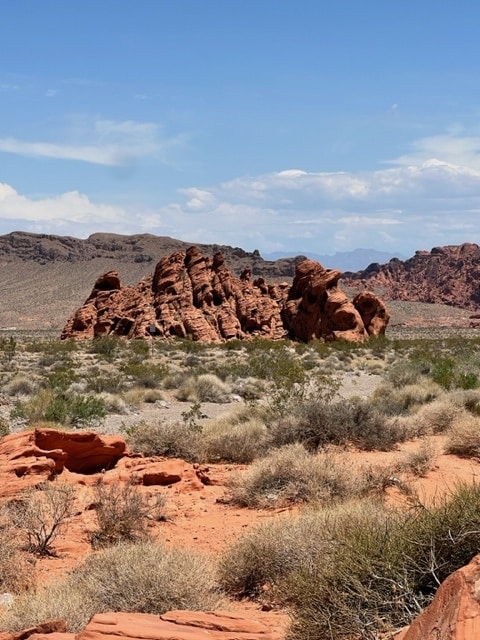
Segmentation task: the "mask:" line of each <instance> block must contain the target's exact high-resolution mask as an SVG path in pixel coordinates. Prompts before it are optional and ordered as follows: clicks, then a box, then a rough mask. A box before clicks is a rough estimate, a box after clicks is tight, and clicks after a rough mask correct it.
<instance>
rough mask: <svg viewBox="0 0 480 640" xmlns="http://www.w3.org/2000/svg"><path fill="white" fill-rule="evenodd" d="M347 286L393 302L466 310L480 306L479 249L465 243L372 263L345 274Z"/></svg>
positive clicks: (344, 278)
mask: <svg viewBox="0 0 480 640" xmlns="http://www.w3.org/2000/svg"><path fill="white" fill-rule="evenodd" d="M342 280H343V283H344V284H345V285H347V286H354V287H362V288H363V287H368V288H369V289H378V290H381V291H382V295H384V296H385V297H386V298H387V299H390V300H409V301H415V302H431V303H440V304H449V305H452V306H455V307H461V308H464V309H471V310H478V308H479V307H480V288H479V282H480V247H479V246H478V245H477V244H473V243H465V244H462V245H459V246H447V247H435V248H434V249H432V250H431V251H417V252H416V253H415V256H413V257H412V258H410V259H409V260H405V261H402V260H399V259H398V258H393V259H392V260H390V262H388V263H387V264H384V265H380V264H377V263H374V264H371V265H370V266H369V267H368V268H367V269H365V270H364V271H359V272H358V273H347V274H344V276H343V278H342Z"/></svg>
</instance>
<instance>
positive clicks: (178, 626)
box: [77, 611, 288, 640]
mask: <svg viewBox="0 0 480 640" xmlns="http://www.w3.org/2000/svg"><path fill="white" fill-rule="evenodd" d="M259 617H260V616H259ZM262 618H263V619H262V620H261V621H259V620H253V619H248V618H246V617H244V616H241V615H238V614H236V613H231V612H228V611H206V612H195V611H170V612H168V613H165V614H164V615H161V616H157V615H151V614H146V613H101V614H97V615H96V616H94V617H93V618H92V620H91V621H90V622H89V624H88V625H87V626H86V627H85V629H84V630H83V631H82V632H80V633H79V634H78V636H77V638H78V640H110V639H111V638H124V639H125V640H127V639H128V640H201V639H202V640H283V638H285V630H286V626H287V623H288V619H287V617H286V616H279V615H268V614H264V615H263V616H262Z"/></svg>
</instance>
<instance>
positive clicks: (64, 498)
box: [6, 481, 75, 555]
mask: <svg viewBox="0 0 480 640" xmlns="http://www.w3.org/2000/svg"><path fill="white" fill-rule="evenodd" d="M74 507H75V488H74V487H73V486H71V485H67V484H65V483H61V482H58V481H55V482H43V483H41V484H39V485H37V486H36V487H32V488H30V489H27V490H26V491H24V492H23V493H22V494H20V496H19V497H18V498H16V499H15V500H12V501H11V502H10V503H9V504H8V505H7V507H6V508H7V513H8V516H9V518H10V519H11V521H12V523H13V525H14V526H15V527H16V528H17V529H19V530H20V531H21V532H22V534H23V535H24V536H25V538H26V543H25V547H26V549H27V550H28V551H31V552H32V553H37V554H39V555H53V554H54V550H53V544H54V542H55V540H56V539H57V537H58V535H59V534H60V532H61V531H62V529H64V528H65V526H66V523H67V521H68V519H69V518H70V517H71V516H72V515H73V513H74Z"/></svg>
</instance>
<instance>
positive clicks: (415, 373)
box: [385, 360, 422, 388]
mask: <svg viewBox="0 0 480 640" xmlns="http://www.w3.org/2000/svg"><path fill="white" fill-rule="evenodd" d="M421 376H422V372H421V367H420V366H419V365H418V363H415V362H412V361H410V360H400V361H399V362H395V364H393V365H392V366H391V367H389V368H388V369H387V371H386V376H385V377H386V379H387V381H388V382H389V383H390V384H392V385H393V386H395V387H397V388H399V387H404V386H408V385H412V384H416V383H417V382H418V381H419V380H420V378H421Z"/></svg>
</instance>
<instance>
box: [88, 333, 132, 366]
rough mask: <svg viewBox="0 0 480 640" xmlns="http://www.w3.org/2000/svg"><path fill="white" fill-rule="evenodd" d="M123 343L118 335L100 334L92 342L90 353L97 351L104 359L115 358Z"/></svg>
mask: <svg viewBox="0 0 480 640" xmlns="http://www.w3.org/2000/svg"><path fill="white" fill-rule="evenodd" d="M123 346H124V345H123V343H122V341H121V339H120V338H119V337H118V336H115V335H109V336H99V337H96V338H94V339H93V340H92V341H91V342H90V353H95V354H96V355H97V356H99V357H100V358H103V359H104V360H113V358H114V356H115V355H116V354H117V352H118V351H119V349H120V348H121V347H123Z"/></svg>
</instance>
